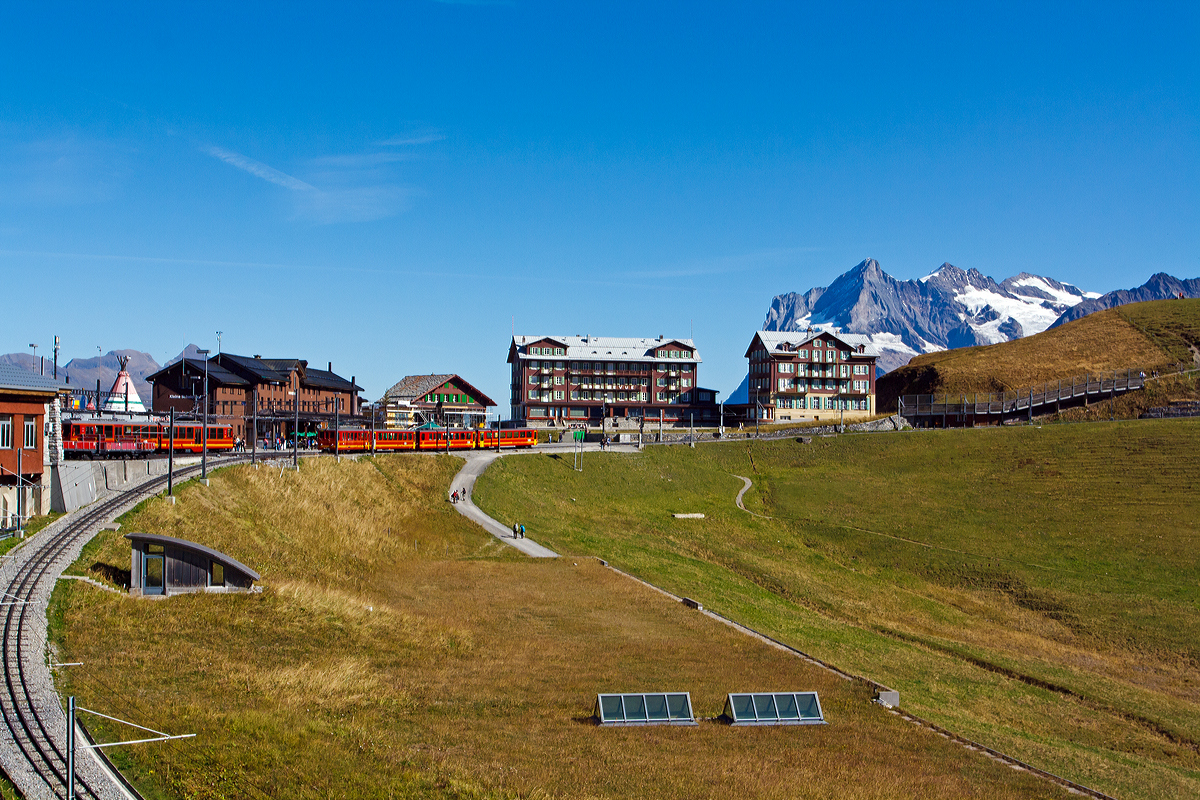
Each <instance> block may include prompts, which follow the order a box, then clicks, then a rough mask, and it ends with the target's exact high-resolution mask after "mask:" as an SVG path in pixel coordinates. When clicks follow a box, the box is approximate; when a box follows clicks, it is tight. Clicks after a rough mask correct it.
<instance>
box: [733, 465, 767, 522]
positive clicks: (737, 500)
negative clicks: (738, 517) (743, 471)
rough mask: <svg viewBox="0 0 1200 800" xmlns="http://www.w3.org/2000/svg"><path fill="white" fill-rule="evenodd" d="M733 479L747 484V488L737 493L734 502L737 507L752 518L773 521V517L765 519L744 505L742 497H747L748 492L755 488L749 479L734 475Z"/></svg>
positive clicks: (744, 487)
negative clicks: (739, 479)
mask: <svg viewBox="0 0 1200 800" xmlns="http://www.w3.org/2000/svg"><path fill="white" fill-rule="evenodd" d="M730 474H731V475H733V473H730ZM733 477H735V478H741V480H742V482H743V483H744V484H745V486H743V487H742V490H741V491H740V492H738V493H737V498H735V499H734V501H733V502H735V503H737V507H738V508H740V509H741V510H742V511H745V512H746V513H747V514H749V515H750V516H752V517H758V518H759V519H771V517H764V516H763V515H762V514H755V513H754V512H753V511H751V510H750V509H748V508H746V507H745V506H744V505H742V497H744V496H745V494H746V492H748V491H749V490H750V487H751V486H753V485H754V484H752V483H751V482H750V479H749V478H746V477H743V476H741V475H734V476H733Z"/></svg>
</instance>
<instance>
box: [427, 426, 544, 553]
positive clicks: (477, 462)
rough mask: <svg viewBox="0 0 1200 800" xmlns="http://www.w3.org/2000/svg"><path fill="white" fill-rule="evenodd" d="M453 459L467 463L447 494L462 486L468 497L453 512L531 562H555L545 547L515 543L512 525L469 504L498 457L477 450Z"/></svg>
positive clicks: (458, 454) (536, 544)
mask: <svg viewBox="0 0 1200 800" xmlns="http://www.w3.org/2000/svg"><path fill="white" fill-rule="evenodd" d="M455 455H457V456H459V457H460V458H462V459H464V460H465V461H466V462H467V463H466V464H464V465H463V468H462V469H460V470H459V471H458V474H457V475H455V476H454V482H453V483H452V484H451V486H450V491H451V492H453V491H454V490H455V489H462V488H463V487H464V486H465V487H466V489H467V497H466V499H465V500H459V501H458V502H457V503H456V504H455V505H454V508H455V509H457V510H458V513H460V514H462V515H463V516H464V517H466V518H467V519H469V520H471V521H472V522H475V523H476V524H478V525H479V526H480V527H482V528H483V529H484V530H485V531H487V532H488V533H490V534H491V535H492V536H495V537H496V538H497V539H499V540H500V541H502V542H504V543H505V544H508V545H512V546H513V547H515V548H517V549H518V550H520V551H521V552H522V553H524V554H525V555H527V556H532V557H534V558H558V553H556V552H554V551H553V550H551V549H550V548H548V547H543V546H542V545H540V544H538V543H537V542H535V541H533V540H532V539H514V538H513V533H512V523H509V524H508V525H502V524H500V523H499V522H497V521H496V520H494V519H492V518H491V517H489V516H488V515H487V514H485V513H483V511H481V510H480V509H479V507H478V506H477V505H475V503H474V502H473V501H472V499H471V495H472V494H474V492H475V479H476V478H478V477H479V476H480V475H482V474H483V471H484V470H485V469H487V468H488V465H489V464H491V463H492V462H493V461H495V460H496V459H497V458H500V454H499V453H493V452H490V451H483V450H476V451H473V452H470V453H455Z"/></svg>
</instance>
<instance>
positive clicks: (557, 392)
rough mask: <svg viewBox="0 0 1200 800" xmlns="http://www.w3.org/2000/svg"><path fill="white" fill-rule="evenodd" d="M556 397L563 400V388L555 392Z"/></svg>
mask: <svg viewBox="0 0 1200 800" xmlns="http://www.w3.org/2000/svg"><path fill="white" fill-rule="evenodd" d="M554 399H555V400H562V399H563V393H562V390H561V389H560V390H558V391H556V392H555V393H554Z"/></svg>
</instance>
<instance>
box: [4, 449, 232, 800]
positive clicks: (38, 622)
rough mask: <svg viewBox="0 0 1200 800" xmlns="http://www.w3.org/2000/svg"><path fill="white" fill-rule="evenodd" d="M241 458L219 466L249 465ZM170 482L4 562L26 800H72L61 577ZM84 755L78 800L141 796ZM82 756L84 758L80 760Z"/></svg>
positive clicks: (105, 508) (14, 758)
mask: <svg viewBox="0 0 1200 800" xmlns="http://www.w3.org/2000/svg"><path fill="white" fill-rule="evenodd" d="M248 460H249V454H246V455H245V456H244V457H243V455H242V454H238V455H237V456H233V457H226V458H223V459H220V460H216V459H214V461H213V466H214V467H217V466H228V465H229V464H234V463H240V462H242V461H248ZM199 470H200V467H199V465H196V466H191V467H186V468H183V469H179V470H176V473H175V474H176V477H177V478H187V477H191V476H192V475H193V474H195V473H198V472H199ZM166 484H167V476H166V475H162V476H157V477H152V478H148V479H147V480H146V481H144V482H142V483H141V484H139V485H138V486H136V487H134V488H132V489H128V490H126V491H123V492H120V493H118V494H115V495H113V496H112V497H109V498H106V499H104V500H101V501H99V502H97V503H95V504H93V505H92V506H90V507H89V508H87V509H84V510H81V511H80V512H76V514H73V515H70V516H68V517H66V518H64V519H63V520H62V521H61V522H62V524H61V525H60V524H59V523H55V524H54V525H52V526H50V527H49V528H47V529H46V530H44V531H42V532H40V533H38V534H36V535H35V536H34V537H33V538H31V539H30V540H29V541H28V542H26V543H24V544H23V545H21V546H20V547H18V548H16V549H15V550H14V551H12V552H10V553H9V554H8V556H6V557H5V563H4V565H3V566H2V567H0V592H3V593H4V595H3V597H0V604H2V605H0V612H2V618H3V625H4V631H3V641H2V643H0V647H2V649H3V660H4V686H3V687H2V688H0V715H2V716H3V718H4V725H5V731H6V736H5V739H6V740H7V741H0V761H2V762H3V764H4V768H5V772H7V773H8V777H9V778H10V779H11V780H12V782H13V783H14V784H15V785H16V786H17V789H18V790H19V791H20V792H21V793H22V795H23V796H24V797H25V798H26V799H27V800H34V798H57V797H66V796H67V787H66V778H67V767H66V749H67V748H66V739H67V735H66V734H67V721H66V713H65V712H64V711H63V706H62V702H61V701H60V699H59V697H58V693H57V692H56V691H55V689H54V684H53V679H52V677H51V674H50V666H49V664H48V663H47V649H46V625H47V619H46V609H47V606H48V604H49V600H50V594H51V592H52V591H53V589H54V584H55V582H56V581H57V580H58V577H59V575H61V574H62V571H63V570H64V569H65V568H66V567H67V566H69V565H70V564H71V563H72V562H73V561H74V560H75V559H76V558H78V557H79V553H80V551H81V550H82V549H83V546H84V545H85V544H86V543H87V542H88V541H89V540H90V539H91V538H92V537H93V536H94V535H95V534H96V533H97V532H98V531H99V529H100V526H101V525H103V524H105V523H107V522H108V521H109V520H111V519H112V518H113V517H114V516H117V515H118V514H120V513H123V512H124V511H125V510H126V509H128V508H132V507H133V506H134V505H136V504H137V503H139V502H140V501H141V500H143V499H145V498H146V497H149V496H151V495H154V494H156V493H158V492H159V491H161V490H162V489H163V487H165V486H166ZM31 548H32V549H31ZM90 752H91V751H81V752H80V753H79V754H77V756H76V758H75V796H76V797H78V798H82V799H83V800H109V799H110V798H124V799H125V800H128V798H132V797H135V795H134V794H132V793H131V792H130V790H129V789H127V788H125V786H123V785H122V783H121V782H120V781H119V780H115V779H114V777H113V776H112V775H110V774H107V772H106V770H105V769H103V768H102V767H101V766H100V764H99V763H98V762H97V761H96V760H95V759H92V758H90V757H88V756H87V754H88V753H90ZM81 756H82V757H81Z"/></svg>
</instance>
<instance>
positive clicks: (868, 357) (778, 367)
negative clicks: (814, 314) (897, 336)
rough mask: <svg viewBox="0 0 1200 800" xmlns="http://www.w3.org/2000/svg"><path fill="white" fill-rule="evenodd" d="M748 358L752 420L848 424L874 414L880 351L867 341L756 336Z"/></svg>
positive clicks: (820, 333) (824, 335)
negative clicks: (876, 371) (876, 365)
mask: <svg viewBox="0 0 1200 800" xmlns="http://www.w3.org/2000/svg"><path fill="white" fill-rule="evenodd" d="M746 358H747V359H748V360H749V362H750V379H749V390H750V391H749V397H748V398H747V399H748V401H749V402H748V403H747V412H748V413H747V417H748V418H750V419H754V418H756V417H757V418H758V419H763V420H773V421H775V422H787V421H790V420H821V419H827V420H833V419H846V420H849V419H855V418H862V417H869V416H871V415H872V414H874V413H876V409H875V361H876V359H877V358H879V351H878V350H877V349H876V347H875V345H874V344H872V343H871V339H870V337H868V336H862V335H859V334H853V333H835V332H831V331H825V330H812V329H809V330H808V331H807V332H805V331H791V332H785V331H758V332H757V333H755V334H754V338H753V339H751V340H750V346H749V347H748V348H746Z"/></svg>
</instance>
